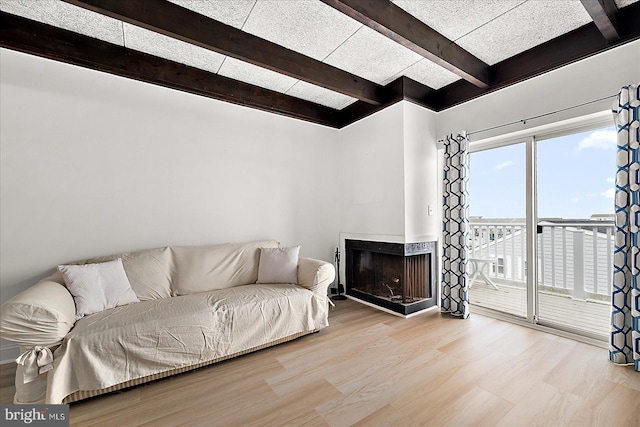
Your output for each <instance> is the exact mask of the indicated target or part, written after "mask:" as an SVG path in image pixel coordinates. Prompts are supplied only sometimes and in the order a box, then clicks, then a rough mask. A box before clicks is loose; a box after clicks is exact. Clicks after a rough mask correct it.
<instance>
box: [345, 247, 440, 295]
mask: <svg viewBox="0 0 640 427" xmlns="http://www.w3.org/2000/svg"><path fill="white" fill-rule="evenodd" d="M353 255H354V257H353V262H354V265H353V267H354V268H353V273H354V278H353V279H354V280H353V286H352V287H353V289H354V290H356V291H359V292H363V293H365V294H368V295H371V296H374V297H376V298H379V299H383V300H387V301H390V302H394V303H400V304H413V303H416V302H420V301H422V300H425V299H429V298H431V297H432V296H431V291H430V288H431V287H430V286H429V272H430V266H429V261H430V257H429V256H428V255H427V254H420V255H412V256H406V257H405V256H399V255H390V254H385V253H377V252H370V251H359V250H355V251H354V252H353Z"/></svg>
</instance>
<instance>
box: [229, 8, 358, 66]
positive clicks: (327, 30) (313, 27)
mask: <svg viewBox="0 0 640 427" xmlns="http://www.w3.org/2000/svg"><path fill="white" fill-rule="evenodd" d="M361 26H362V24H360V23H359V22H356V21H354V20H353V19H351V18H349V17H347V16H345V15H343V14H342V13H340V12H338V11H337V10H335V9H334V8H332V7H329V6H327V5H326V4H324V3H322V2H320V1H317V0H312V1H309V0H296V1H278V2H275V1H269V0H258V1H257V2H256V4H255V6H254V8H253V11H252V12H251V15H250V16H249V19H247V22H246V23H245V25H244V27H243V28H242V30H243V31H246V32H247V33H251V34H253V35H256V36H258V37H260V38H263V39H266V40H269V41H271V42H273V43H277V44H279V45H281V46H284V47H286V48H288V49H291V50H295V51H296V52H299V53H302V54H303V55H306V56H309V57H311V58H314V59H317V60H320V61H321V60H323V59H325V58H326V57H327V55H329V54H330V53H331V52H333V51H334V50H335V49H336V48H337V47H338V46H340V45H341V44H342V43H343V42H344V41H345V40H346V39H347V38H349V36H351V35H352V34H353V33H355V32H356V31H357V30H358V28H360V27H361Z"/></svg>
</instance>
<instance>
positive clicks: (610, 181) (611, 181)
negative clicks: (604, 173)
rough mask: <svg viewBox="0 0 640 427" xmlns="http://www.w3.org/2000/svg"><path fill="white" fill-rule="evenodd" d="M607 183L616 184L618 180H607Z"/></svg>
mask: <svg viewBox="0 0 640 427" xmlns="http://www.w3.org/2000/svg"><path fill="white" fill-rule="evenodd" d="M607 182H609V183H611V184H613V183H614V182H616V180H615V179H613V178H607Z"/></svg>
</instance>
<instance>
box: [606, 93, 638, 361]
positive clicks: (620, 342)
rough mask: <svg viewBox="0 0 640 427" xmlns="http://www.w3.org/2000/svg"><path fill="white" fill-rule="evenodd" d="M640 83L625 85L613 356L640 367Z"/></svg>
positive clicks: (619, 118) (620, 103)
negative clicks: (639, 246) (639, 247)
mask: <svg viewBox="0 0 640 427" xmlns="http://www.w3.org/2000/svg"><path fill="white" fill-rule="evenodd" d="M639 98H640V84H638V85H635V86H625V87H623V88H622V89H620V93H619V94H618V99H617V100H616V102H615V103H614V106H613V115H614V119H615V124H616V127H617V130H618V155H617V166H618V170H617V173H616V197H615V209H616V219H615V221H616V230H615V233H616V234H615V249H614V260H613V293H612V296H611V306H612V307H611V338H610V341H609V358H610V359H611V361H612V362H614V363H617V364H624V365H631V364H633V365H634V367H635V370H636V371H640V270H639V269H640V250H639V249H638V245H639V244H640V238H639V235H640V233H639V231H638V229H639V228H640V191H639V189H640V147H639V141H640V122H639V116H640V100H639Z"/></svg>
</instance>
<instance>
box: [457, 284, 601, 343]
mask: <svg viewBox="0 0 640 427" xmlns="http://www.w3.org/2000/svg"><path fill="white" fill-rule="evenodd" d="M469 300H470V303H471V305H472V307H473V305H478V306H482V307H487V308H492V309H494V310H498V311H501V312H504V313H509V314H514V315H517V316H521V317H525V316H526V313H527V295H526V290H525V289H524V288H517V287H511V286H505V285H499V289H498V290H496V289H493V288H492V287H490V286H489V285H488V284H486V283H485V282H484V281H483V280H482V279H480V278H478V279H477V280H476V281H475V282H474V283H473V286H472V287H471V290H470V292H469ZM539 305H540V320H541V321H543V322H550V323H554V324H557V325H563V326H567V327H571V328H577V329H580V330H584V331H587V332H590V333H593V334H597V335H601V336H603V337H606V336H608V334H609V319H610V317H611V308H610V305H609V303H608V302H598V301H580V300H575V299H572V298H570V297H568V296H566V295H558V294H554V293H550V292H541V293H540V295H539ZM472 309H473V308H472Z"/></svg>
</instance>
